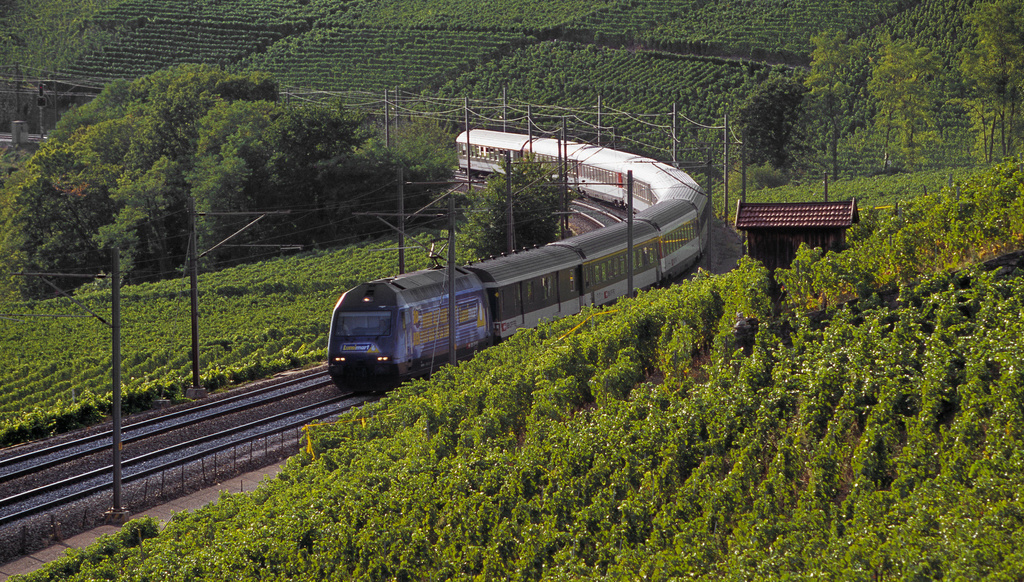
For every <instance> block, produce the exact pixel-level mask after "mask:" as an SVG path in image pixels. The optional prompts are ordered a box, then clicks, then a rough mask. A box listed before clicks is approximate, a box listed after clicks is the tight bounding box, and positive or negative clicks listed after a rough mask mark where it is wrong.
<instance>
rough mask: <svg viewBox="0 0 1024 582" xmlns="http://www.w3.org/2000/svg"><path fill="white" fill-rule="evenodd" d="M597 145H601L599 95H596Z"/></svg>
mask: <svg viewBox="0 0 1024 582" xmlns="http://www.w3.org/2000/svg"><path fill="white" fill-rule="evenodd" d="M597 145H598V146H600V145H601V94H600V93H598V94H597Z"/></svg>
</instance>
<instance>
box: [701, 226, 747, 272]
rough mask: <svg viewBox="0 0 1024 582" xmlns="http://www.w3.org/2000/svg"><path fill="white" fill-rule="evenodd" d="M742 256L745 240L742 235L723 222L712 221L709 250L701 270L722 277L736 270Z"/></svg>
mask: <svg viewBox="0 0 1024 582" xmlns="http://www.w3.org/2000/svg"><path fill="white" fill-rule="evenodd" d="M742 256H743V238H742V237H741V235H740V233H738V232H736V231H735V230H733V228H732V227H731V226H729V225H728V224H726V223H724V222H722V221H721V220H718V219H714V220H712V221H711V227H710V232H709V233H708V248H707V252H705V253H704V256H703V257H702V258H701V260H700V263H699V266H700V268H702V269H704V270H705V271H708V272H711V273H714V274H716V275H721V274H722V273H728V272H729V271H731V270H733V269H735V268H736V264H737V263H738V262H739V260H740V257H742Z"/></svg>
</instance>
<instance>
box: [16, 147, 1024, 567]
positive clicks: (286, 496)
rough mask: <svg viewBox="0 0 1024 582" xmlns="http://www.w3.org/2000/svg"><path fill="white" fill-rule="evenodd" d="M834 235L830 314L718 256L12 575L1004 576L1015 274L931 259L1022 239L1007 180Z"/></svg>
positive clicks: (1015, 455)
mask: <svg viewBox="0 0 1024 582" xmlns="http://www.w3.org/2000/svg"><path fill="white" fill-rule="evenodd" d="M857 228H858V230H857V232H856V233H853V234H852V235H851V239H852V242H851V248H850V249H849V250H846V251H843V252H839V253H829V254H828V255H826V256H825V257H824V258H820V257H819V259H818V261H817V263H820V264H825V263H831V264H832V266H833V267H834V268H838V267H839V266H840V265H842V264H852V263H863V264H869V263H873V264H875V266H876V272H877V273H878V274H879V275H881V276H879V277H875V278H873V279H871V278H869V279H857V281H858V282H859V283H861V284H857V285H854V287H857V289H858V291H857V294H856V297H857V300H855V301H851V302H848V303H844V304H836V303H830V304H829V305H830V307H829V308H828V309H827V310H822V309H815V310H813V311H808V310H806V309H804V308H803V307H800V306H796V304H797V303H798V302H799V300H802V299H804V298H814V297H817V296H818V291H822V290H823V291H826V294H827V293H829V292H831V291H830V285H832V283H830V282H828V281H827V280H824V279H816V278H813V277H806V276H805V275H806V274H807V273H809V272H811V271H813V270H814V269H807V268H806V265H795V266H794V268H793V269H791V270H788V271H783V272H782V274H781V275H780V276H781V277H782V279H783V280H785V281H787V288H789V285H793V287H792V289H793V291H792V292H791V293H790V294H789V295H788V299H787V300H786V304H787V305H788V307H787V308H786V309H785V310H784V311H783V313H782V315H781V316H779V317H773V316H772V311H773V307H772V299H771V297H770V293H769V289H770V281H769V275H768V273H767V272H766V271H765V269H764V268H763V267H761V266H760V265H759V264H757V263H754V262H751V261H749V260H744V261H742V262H741V265H740V267H739V268H738V269H737V270H736V271H734V272H732V273H729V274H727V275H724V276H698V277H696V278H695V279H693V280H691V281H687V282H685V283H683V284H681V285H677V286H674V287H672V288H669V289H664V290H658V291H652V292H647V293H643V294H641V296H640V297H638V298H637V299H633V300H624V301H621V302H620V303H619V304H617V305H616V306H614V307H611V308H605V309H599V310H587V311H585V312H584V313H582V314H580V315H578V316H575V317H572V318H568V319H564V320H559V321H556V322H553V323H551V324H547V325H543V326H541V327H539V328H537V329H535V330H528V331H523V332H521V333H518V334H516V335H515V336H513V337H512V338H510V339H509V340H508V341H506V342H504V343H502V344H500V345H498V346H496V347H494V348H491V349H489V350H487V351H485V352H483V353H481V354H480V355H479V356H478V357H476V358H474V359H473V360H472V361H468V362H463V363H462V364H460V365H459V366H458V367H457V368H445V369H444V370H442V371H441V372H439V373H438V374H436V375H435V376H434V377H433V378H432V379H430V380H429V381H417V382H414V383H410V384H406V385H404V386H402V387H400V388H399V389H398V390H396V391H395V392H394V393H392V394H391V395H390V396H389V397H388V398H386V399H384V400H382V401H381V402H379V403H377V404H373V405H368V406H366V407H364V408H363V409H362V410H361V411H359V412H357V413H355V414H354V415H353V416H352V418H348V419H344V420H342V421H341V422H338V423H336V424H331V425H320V426H311V427H308V428H307V437H308V447H307V448H306V451H305V453H304V454H302V455H299V456H297V457H295V458H293V459H292V460H291V461H290V462H289V464H288V467H287V469H286V470H285V472H284V473H283V476H282V477H281V478H279V479H277V480H274V481H272V482H268V483H265V484H264V485H263V487H261V489H260V490H258V491H257V492H255V493H253V494H247V495H223V496H222V497H221V499H220V501H219V502H218V503H217V504H214V505H210V506H208V507H206V508H204V509H201V510H198V511H196V512H194V513H191V514H186V513H182V514H178V515H176V516H175V518H174V519H173V520H171V522H170V523H169V524H168V525H167V526H166V528H165V529H164V530H163V531H161V532H159V533H157V528H155V527H153V524H152V523H151V522H147V521H143V522H137V523H135V524H133V525H132V526H131V527H132V530H131V531H133V532H136V533H137V536H136V537H135V539H131V538H129V537H127V536H121V537H120V538H107V539H106V540H104V542H103V545H102V546H100V547H98V548H97V549H96V550H87V551H86V552H82V553H73V554H71V555H69V556H68V557H65V558H62V559H60V560H57V561H56V562H54V563H53V564H51V565H50V566H49V567H48V568H47V569H44V570H42V571H40V572H38V573H36V574H34V575H33V576H32V577H30V578H29V580H36V581H42V580H57V579H60V580H89V579H94V578H99V577H105V578H112V579H120V578H125V579H127V578H128V577H131V578H132V579H156V578H161V579H166V578H173V579H190V580H219V579H224V578H225V577H232V578H234V579H245V580H249V579H253V580H255V579H265V578H266V577H267V576H274V577H277V578H281V579H286V578H287V579H335V578H338V579H354V580H380V579H458V580H471V579H509V578H517V579H525V580H539V579H548V580H569V579H573V580H578V579H599V578H603V579H630V580H635V579H641V578H644V579H652V580H670V579H679V578H680V577H688V578H692V579H702V580H710V579H715V580H723V579H724V580H750V579H774V578H780V577H814V578H822V579H830V580H837V579H843V580H845V579H850V580H860V579H886V578H890V579H909V578H920V579H935V578H958V579H972V580H974V579H982V578H986V577H991V578H996V579H1004V578H1005V579H1014V578H1016V577H1019V575H1020V574H1021V572H1024V554H1022V550H1021V541H1020V539H1019V531H1020V530H1021V527H1024V517H1022V516H1024V507H1022V505H1021V500H1020V499H1019V495H1018V493H1019V491H1020V489H1021V487H1022V486H1024V456H1022V455H1021V453H1020V451H1021V448H1022V445H1024V412H1022V409H1021V407H1020V399H1021V393H1020V389H1021V386H1022V385H1024V373H1022V371H1021V370H1020V366H1019V358H1020V353H1021V351H1022V350H1024V344H1022V338H1024V321H1022V320H1021V318H1020V314H1021V312H1022V309H1024V277H1022V276H1021V273H1022V271H1021V266H1022V263H1021V261H1020V257H1019V255H1018V256H1017V258H1016V259H1013V260H1011V261H1009V262H1007V263H1005V265H1006V266H1004V267H1002V268H1000V269H998V270H986V269H983V268H979V267H978V266H976V265H975V266H966V267H963V268H958V269H956V270H948V265H949V264H950V261H953V262H956V261H960V265H961V266H962V265H963V264H964V261H966V262H971V261H973V260H976V259H977V258H987V257H989V256H993V255H995V254H999V253H1003V252H1005V251H1007V250H1009V249H1013V248H1020V247H1021V246H1022V245H1024V174H1022V173H1021V171H1020V168H1019V167H1018V165H1017V164H1016V163H1012V164H1003V165H1001V166H999V167H997V168H994V169H993V170H992V171H990V172H987V173H985V174H984V175H981V176H977V177H975V178H972V179H969V180H966V181H965V183H964V185H963V188H962V189H961V193H960V196H959V197H958V196H956V194H955V192H954V191H952V190H951V189H944V190H943V191H941V192H935V193H932V194H930V195H929V196H927V197H924V198H923V199H922V201H921V202H920V203H916V204H912V205H910V207H908V209H907V211H906V212H905V213H904V214H903V215H901V216H889V217H876V219H873V220H870V221H866V222H865V223H862V224H861V225H859V226H858V227H857ZM936 241H937V242H936ZM936 247H938V249H939V251H938V252H935V251H936ZM806 254H807V253H805V255H806ZM812 254H813V253H812ZM808 259H809V256H805V257H804V258H802V259H799V260H800V261H807V260H808ZM848 275H851V276H852V273H848ZM889 275H891V276H892V278H888V279H887V278H885V277H886V276H889ZM854 279H856V277H853V278H852V279H847V281H848V282H849V281H852V280H854ZM800 281H804V283H800ZM805 284H806V285H807V286H806V287H801V285H805ZM805 292H806V293H805ZM737 312H741V313H743V314H745V315H747V316H752V317H757V318H758V320H759V325H758V328H757V333H756V336H755V338H754V339H753V341H752V342H751V343H746V342H743V341H741V340H740V339H738V337H737V336H736V334H734V333H733V324H734V322H735V315H734V314H736V313H737ZM144 538H146V539H144ZM100 550H102V551H100ZM119 573H122V574H120V575H119Z"/></svg>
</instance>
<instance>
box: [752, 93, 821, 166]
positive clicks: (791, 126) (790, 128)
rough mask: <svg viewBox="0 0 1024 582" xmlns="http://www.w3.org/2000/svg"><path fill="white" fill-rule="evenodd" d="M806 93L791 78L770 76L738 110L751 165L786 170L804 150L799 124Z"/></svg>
mask: <svg viewBox="0 0 1024 582" xmlns="http://www.w3.org/2000/svg"><path fill="white" fill-rule="evenodd" d="M808 92H809V89H807V87H806V86H804V85H803V84H802V83H801V82H800V81H799V80H797V79H794V78H792V77H772V78H771V79H769V81H768V82H767V83H763V84H762V85H760V86H759V87H758V88H757V89H756V90H755V91H754V92H753V93H752V94H751V95H750V96H749V97H748V98H747V101H746V103H744V104H743V107H742V108H740V112H739V121H740V124H741V125H742V126H743V128H744V130H745V132H746V134H745V138H744V141H745V142H746V144H747V146H746V151H747V158H748V160H749V161H750V162H751V163H753V164H762V163H765V162H768V163H770V164H771V165H772V167H774V168H776V169H779V170H786V169H788V168H789V167H790V166H792V165H793V162H794V160H795V158H796V155H797V154H798V153H799V152H800V151H802V150H803V148H804V141H803V138H804V136H803V132H802V130H801V127H800V123H801V121H802V118H803V114H804V97H805V95H806V94H807V93H808Z"/></svg>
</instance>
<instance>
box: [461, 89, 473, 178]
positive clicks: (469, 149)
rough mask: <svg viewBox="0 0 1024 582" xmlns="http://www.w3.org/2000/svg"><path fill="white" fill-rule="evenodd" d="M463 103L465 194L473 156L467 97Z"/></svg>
mask: <svg viewBox="0 0 1024 582" xmlns="http://www.w3.org/2000/svg"><path fill="white" fill-rule="evenodd" d="M463 99H464V101H463V103H464V104H465V116H466V194H469V188H470V184H469V183H470V182H471V181H472V175H473V174H472V172H470V170H471V169H472V168H471V167H470V164H471V163H472V162H471V161H470V160H471V159H472V157H473V146H472V144H471V143H470V141H469V97H464V98H463Z"/></svg>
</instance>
